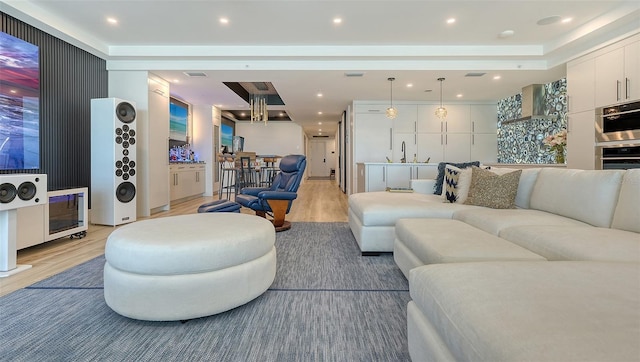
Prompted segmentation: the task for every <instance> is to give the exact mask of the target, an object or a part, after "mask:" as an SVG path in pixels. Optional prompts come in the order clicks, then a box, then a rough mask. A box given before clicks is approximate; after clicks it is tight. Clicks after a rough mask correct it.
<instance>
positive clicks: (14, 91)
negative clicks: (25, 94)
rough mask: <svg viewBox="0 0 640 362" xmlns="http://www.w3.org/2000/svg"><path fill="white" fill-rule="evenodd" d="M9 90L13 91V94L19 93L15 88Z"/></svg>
mask: <svg viewBox="0 0 640 362" xmlns="http://www.w3.org/2000/svg"><path fill="white" fill-rule="evenodd" d="M9 92H11V93H13V94H16V93H18V91H16V90H15V89H12V90H10V91H9Z"/></svg>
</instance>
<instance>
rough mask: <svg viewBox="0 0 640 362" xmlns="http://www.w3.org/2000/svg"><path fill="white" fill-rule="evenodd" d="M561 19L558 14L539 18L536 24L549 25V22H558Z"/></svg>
mask: <svg viewBox="0 0 640 362" xmlns="http://www.w3.org/2000/svg"><path fill="white" fill-rule="evenodd" d="M560 19H561V18H560V16H558V15H553V16H548V17H546V18H542V19H540V20H538V21H537V22H536V24H538V25H549V24H553V23H557V22H558V21H560Z"/></svg>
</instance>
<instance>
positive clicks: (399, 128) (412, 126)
mask: <svg viewBox="0 0 640 362" xmlns="http://www.w3.org/2000/svg"><path fill="white" fill-rule="evenodd" d="M394 107H395V108H396V109H397V110H398V115H397V116H396V118H394V119H393V131H394V132H396V133H415V132H417V129H416V127H417V125H416V122H417V120H418V106H417V105H415V104H409V105H404V104H403V105H395V106H394Z"/></svg>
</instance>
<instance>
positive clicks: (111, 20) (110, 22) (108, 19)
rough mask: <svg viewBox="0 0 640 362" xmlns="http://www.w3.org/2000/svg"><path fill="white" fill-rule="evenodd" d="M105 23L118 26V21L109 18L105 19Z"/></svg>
mask: <svg viewBox="0 0 640 362" xmlns="http://www.w3.org/2000/svg"><path fill="white" fill-rule="evenodd" d="M107 23H109V24H111V25H116V24H118V19H116V18H111V17H109V18H107Z"/></svg>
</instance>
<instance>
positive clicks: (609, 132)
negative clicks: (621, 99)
mask: <svg viewBox="0 0 640 362" xmlns="http://www.w3.org/2000/svg"><path fill="white" fill-rule="evenodd" d="M596 139H597V140H598V141H599V142H606V141H627V140H640V101H638V102H632V103H625V104H619V105H614V106H608V107H602V108H598V109H596Z"/></svg>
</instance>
